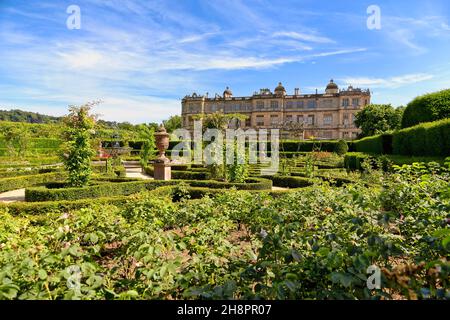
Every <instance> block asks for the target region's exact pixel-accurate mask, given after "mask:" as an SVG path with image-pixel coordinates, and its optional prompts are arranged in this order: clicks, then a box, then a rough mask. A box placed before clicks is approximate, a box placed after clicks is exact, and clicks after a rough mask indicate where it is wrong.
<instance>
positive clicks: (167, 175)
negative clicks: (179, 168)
mask: <svg viewBox="0 0 450 320" xmlns="http://www.w3.org/2000/svg"><path fill="white" fill-rule="evenodd" d="M153 170H154V171H153V178H154V179H155V180H170V179H171V178H172V170H171V167H170V164H168V163H164V162H162V163H154V164H153Z"/></svg>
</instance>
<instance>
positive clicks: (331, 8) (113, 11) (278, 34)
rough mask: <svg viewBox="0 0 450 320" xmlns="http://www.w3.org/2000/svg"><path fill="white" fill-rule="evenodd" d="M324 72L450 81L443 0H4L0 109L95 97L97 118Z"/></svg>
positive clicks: (315, 83) (401, 95)
mask: <svg viewBox="0 0 450 320" xmlns="http://www.w3.org/2000/svg"><path fill="white" fill-rule="evenodd" d="M71 5H76V6H78V8H79V9H80V15H79V21H80V25H79V28H75V29H74V28H68V26H67V25H68V21H67V20H69V26H73V22H74V21H75V20H73V17H74V16H73V13H74V12H73V11H69V12H67V9H68V7H69V6H71ZM371 5H376V6H377V7H378V8H379V10H380V11H379V12H380V16H379V17H380V20H379V21H380V28H376V29H374V28H369V27H368V24H367V20H368V19H372V17H373V11H372V10H369V12H368V8H369V6H371ZM370 21H372V20H370ZM330 79H334V81H335V82H336V83H337V84H338V85H339V86H340V87H341V88H342V87H346V86H348V85H353V86H354V87H361V88H369V89H370V90H371V91H372V102H373V103H390V104H392V105H394V106H400V105H406V104H407V103H408V102H409V101H410V100H412V99H413V98H414V97H416V96H418V95H421V94H424V93H427V92H433V91H437V90H441V89H446V88H450V2H449V1H448V0H430V1H417V0H409V1H379V0H371V1H354V0H339V1H336V0H334V1H328V0H323V1H313V0H304V1H300V0H297V1H289V0H286V1H268V0H208V1H207V0H203V1H202V0H178V1H175V0H161V1H144V0H140V1H138V0H129V1H127V0H109V1H108V0H70V1H57V0H53V1H50V0H39V1H38V0H27V1H21V0H0V109H12V108H18V109H22V110H29V111H35V112H40V113H44V114H49V115H58V116H59V115H64V114H66V113H67V107H68V106H69V105H80V104H83V103H85V102H88V101H93V100H102V103H101V104H100V105H99V106H97V107H96V108H95V110H94V111H95V112H96V113H98V114H100V115H101V118H102V119H105V120H113V121H128V122H131V123H143V122H160V121H161V120H163V119H167V118H169V117H170V116H172V115H176V114H180V113H181V99H182V98H183V97H184V96H185V95H187V94H192V93H193V92H196V93H198V94H205V93H207V92H208V93H209V96H214V94H215V93H218V94H222V92H223V90H224V89H225V87H226V86H229V87H230V88H231V90H232V91H233V94H234V96H249V95H252V94H253V93H254V92H255V91H259V89H260V88H270V89H271V90H273V89H274V88H275V87H276V86H277V84H278V82H282V83H283V85H284V86H285V87H286V90H287V92H288V94H292V93H293V91H294V88H297V87H298V88H300V91H301V92H302V93H313V92H315V90H316V88H317V89H318V90H319V92H323V91H324V89H325V86H326V85H327V83H328V82H329V80H330Z"/></svg>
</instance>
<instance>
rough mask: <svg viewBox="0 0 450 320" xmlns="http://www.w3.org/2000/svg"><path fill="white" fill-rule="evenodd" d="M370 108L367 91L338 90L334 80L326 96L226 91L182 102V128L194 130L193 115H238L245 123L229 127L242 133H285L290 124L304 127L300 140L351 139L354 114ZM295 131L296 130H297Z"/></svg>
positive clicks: (281, 91)
mask: <svg viewBox="0 0 450 320" xmlns="http://www.w3.org/2000/svg"><path fill="white" fill-rule="evenodd" d="M368 104H370V90H368V89H367V90H362V89H359V88H353V87H351V86H349V87H348V88H347V89H344V90H340V89H339V88H338V86H337V85H336V83H334V81H333V80H331V81H330V83H329V84H328V85H327V87H326V89H325V93H318V92H317V91H316V93H313V94H301V93H300V90H299V89H298V88H296V89H295V90H294V94H292V95H288V94H286V90H285V88H284V87H283V85H282V84H281V83H279V84H278V86H277V87H276V88H275V90H274V92H271V90H269V89H260V91H259V92H255V93H254V94H253V95H252V96H248V97H233V94H232V92H231V90H230V89H229V88H228V87H227V89H226V90H225V91H224V92H223V94H222V95H221V96H220V95H218V94H216V95H215V97H208V95H203V96H202V95H198V94H196V93H193V94H192V95H189V96H186V97H184V98H183V100H182V118H183V127H184V128H186V129H189V130H192V129H193V118H192V116H193V115H197V114H201V113H214V112H223V113H240V114H244V115H247V116H248V119H247V120H245V121H241V122H236V123H234V124H230V125H232V126H238V127H241V128H242V129H248V128H254V129H261V128H265V129H271V128H278V129H286V128H287V127H289V126H288V125H287V124H289V123H292V122H294V123H295V122H299V123H303V124H304V125H303V128H304V132H303V135H302V137H301V138H304V139H308V138H310V137H311V136H314V137H315V138H317V139H341V138H343V139H354V138H356V136H357V134H358V133H359V130H358V128H356V126H355V125H354V119H355V114H356V113H357V112H358V111H359V110H360V109H361V108H363V107H364V106H365V105H368ZM297 127H298V126H297ZM282 134H283V135H284V136H283V137H284V138H292V136H291V134H290V133H289V131H286V130H282Z"/></svg>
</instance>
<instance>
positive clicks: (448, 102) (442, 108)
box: [402, 89, 450, 128]
mask: <svg viewBox="0 0 450 320" xmlns="http://www.w3.org/2000/svg"><path fill="white" fill-rule="evenodd" d="M445 118H450V89H447V90H442V91H438V92H434V93H429V94H426V95H423V96H420V97H417V98H415V99H414V100H413V101H411V102H410V103H409V104H408V106H407V107H406V109H405V112H404V114H403V119H402V128H409V127H412V126H414V125H417V124H419V123H423V122H430V121H436V120H440V119H445Z"/></svg>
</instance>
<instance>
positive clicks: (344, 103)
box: [342, 98, 350, 107]
mask: <svg viewBox="0 0 450 320" xmlns="http://www.w3.org/2000/svg"><path fill="white" fill-rule="evenodd" d="M349 105H350V100H349V99H348V98H345V99H342V106H343V107H348V106H349Z"/></svg>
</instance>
